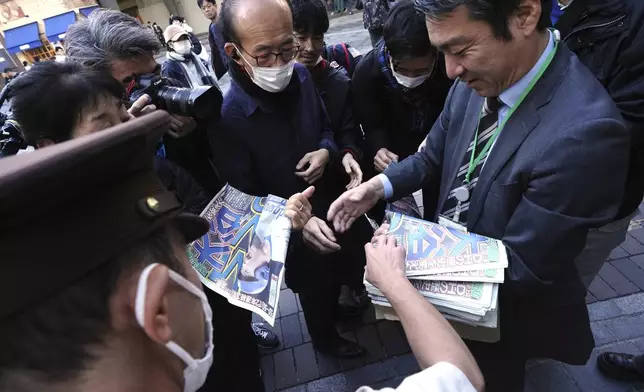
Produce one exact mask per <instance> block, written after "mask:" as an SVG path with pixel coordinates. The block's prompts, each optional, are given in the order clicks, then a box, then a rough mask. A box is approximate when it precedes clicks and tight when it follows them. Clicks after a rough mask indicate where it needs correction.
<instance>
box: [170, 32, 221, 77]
mask: <svg viewBox="0 0 644 392" xmlns="http://www.w3.org/2000/svg"><path fill="white" fill-rule="evenodd" d="M163 38H165V40H166V42H167V45H168V51H167V52H166V60H165V62H164V63H163V65H162V66H161V74H162V75H163V76H165V77H166V78H171V79H175V80H177V81H178V82H179V83H181V85H182V86H183V87H187V88H195V87H199V86H217V82H215V75H214V74H213V73H212V71H211V70H210V68H209V66H208V63H206V62H205V61H204V60H202V59H201V58H200V57H199V56H197V55H196V54H195V53H193V51H192V49H193V46H192V42H191V41H190V36H189V35H188V32H187V31H185V30H184V29H183V28H182V27H181V26H179V25H176V24H171V25H170V26H168V27H166V29H165V31H164V32H163Z"/></svg>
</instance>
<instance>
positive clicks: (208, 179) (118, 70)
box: [65, 10, 221, 195]
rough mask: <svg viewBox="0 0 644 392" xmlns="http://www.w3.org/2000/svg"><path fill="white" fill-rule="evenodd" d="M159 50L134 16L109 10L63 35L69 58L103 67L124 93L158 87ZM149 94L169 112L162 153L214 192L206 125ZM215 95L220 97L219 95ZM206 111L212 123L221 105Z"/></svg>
mask: <svg viewBox="0 0 644 392" xmlns="http://www.w3.org/2000/svg"><path fill="white" fill-rule="evenodd" d="M159 49H160V45H159V41H158V39H157V38H156V37H155V35H154V33H153V32H152V31H150V29H148V28H147V27H145V26H144V25H142V24H141V23H139V22H138V21H137V20H136V19H134V18H133V17H131V16H129V15H127V14H124V13H122V12H118V11H112V10H96V11H94V12H92V13H91V14H90V16H89V17H88V18H87V19H82V20H79V21H77V22H76V23H74V24H73V25H71V26H69V29H68V30H67V33H66V35H65V52H66V53H67V61H73V62H77V63H80V64H82V65H86V66H90V67H93V68H98V69H102V70H106V71H107V72H109V73H110V74H111V75H112V77H113V78H114V79H116V80H118V81H119V82H121V84H122V85H123V86H124V87H126V89H127V92H128V94H130V93H132V92H134V91H138V90H141V89H142V88H143V87H144V86H145V85H146V83H148V84H155V85H156V82H154V80H155V78H156V77H157V76H159V75H160V72H161V65H159V64H158V63H157V62H156V61H155V59H154V55H155V54H156V53H157V52H158V51H159ZM146 92H147V91H146ZM148 95H150V96H151V98H152V102H151V104H154V105H155V106H159V105H162V107H161V109H165V110H168V111H169V112H171V114H172V116H173V123H172V125H171V127H170V131H171V132H170V133H169V134H167V135H164V137H163V144H164V149H165V156H166V157H167V158H169V159H170V160H172V161H174V162H175V163H177V164H178V165H179V166H181V167H183V168H184V169H186V170H187V171H188V172H189V173H190V174H192V176H193V177H195V179H196V180H197V182H199V183H200V184H201V185H202V186H203V187H204V188H205V189H206V190H207V191H208V192H209V193H210V194H211V195H214V194H215V193H216V192H217V191H218V190H219V189H220V187H221V184H220V183H219V179H218V178H217V175H216V174H215V171H214V169H213V165H212V162H211V155H210V150H209V148H208V138H207V135H206V132H205V126H204V127H197V122H196V121H195V119H194V118H192V117H188V116H186V115H185V113H183V114H184V115H181V113H178V111H175V110H172V109H173V108H174V106H173V108H167V107H163V106H167V104H166V105H163V104H164V102H165V101H167V99H165V97H159V96H158V94H155V93H153V92H149V93H148ZM218 95H219V99H220V100H221V94H220V93H218ZM179 98H180V99H185V98H187V97H183V95H182V96H180V97H179ZM151 106H152V105H150V107H146V108H143V109H142V112H141V114H143V113H145V112H148V111H150V110H154V109H155V107H151ZM178 106H181V105H178ZM209 114H211V115H212V119H210V120H209V121H216V119H217V118H218V115H219V106H215V105H213V109H212V112H211V113H209ZM135 115H138V114H137V113H135Z"/></svg>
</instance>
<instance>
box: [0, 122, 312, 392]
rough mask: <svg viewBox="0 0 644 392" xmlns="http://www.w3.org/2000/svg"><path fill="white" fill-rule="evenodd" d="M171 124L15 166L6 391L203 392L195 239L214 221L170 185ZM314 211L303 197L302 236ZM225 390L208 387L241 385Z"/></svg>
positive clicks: (204, 334)
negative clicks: (162, 156) (167, 141)
mask: <svg viewBox="0 0 644 392" xmlns="http://www.w3.org/2000/svg"><path fill="white" fill-rule="evenodd" d="M169 123H170V117H169V116H168V115H167V114H165V113H162V112H155V113H153V114H150V115H147V116H145V117H143V118H141V119H136V120H131V121H129V122H127V123H125V124H122V125H119V126H118V127H114V128H110V129H107V130H104V131H101V132H96V133H92V134H91V135H87V136H83V137H80V138H78V139H75V140H73V141H69V142H63V143H58V144H56V145H53V146H49V147H47V148H44V149H38V150H36V151H34V152H32V153H29V154H22V155H20V156H15V157H8V158H5V159H3V165H2V167H0V186H1V191H0V229H1V230H2V232H3V236H2V238H1V239H0V249H2V259H1V264H2V274H0V295H2V296H3V298H5V300H4V301H0V332H1V333H0V346H1V347H2V350H0V391H2V392H9V391H11V392H15V391H39V392H55V391H76V392H96V391H119V392H142V391H155V392H181V391H184V392H195V391H197V390H199V389H200V388H202V385H203V384H204V382H205V380H206V376H207V374H208V371H209V370H210V367H211V365H212V364H213V348H214V347H213V314H212V311H211V309H210V305H209V304H208V301H207V299H206V296H205V294H204V292H203V291H202V288H201V287H202V286H201V283H200V281H199V277H198V275H197V273H196V272H195V271H194V270H193V268H192V267H191V265H190V262H189V260H188V256H187V252H186V244H187V243H189V242H191V241H193V240H195V239H197V238H199V237H201V236H202V235H203V234H205V233H206V232H207V231H208V229H209V224H208V222H207V221H206V220H205V219H203V218H201V217H198V216H196V215H192V214H186V213H184V212H182V211H183V206H182V203H181V201H180V200H179V199H178V197H177V196H176V195H175V194H174V193H173V192H170V191H168V190H167V189H166V188H164V186H163V185H162V183H161V182H160V181H159V180H158V179H157V177H156V174H155V167H154V163H153V162H154V160H153V158H154V149H155V147H156V143H157V141H158V139H159V137H160V136H161V135H162V133H163V132H164V131H165V130H166V129H167V127H168V124H169ZM310 193H311V190H310V189H309V190H308V193H307V194H308V195H310ZM44 199H46V200H47V203H42V202H41V201H42V200H44ZM8 206H11V207H8ZM310 211H311V206H310V204H309V203H308V201H307V199H306V196H305V195H303V194H298V195H295V196H293V197H291V198H290V199H289V201H288V202H287V205H286V209H285V215H286V216H287V217H289V218H290V219H291V221H292V223H293V229H301V228H302V226H303V225H304V224H305V223H306V221H307V220H308V219H309V218H310ZM33 238H39V239H38V243H39V245H38V246H36V247H34V246H33V240H32V239H33ZM25 249H30V251H29V252H25ZM34 271H38V272H37V273H33V272H34ZM214 317H217V315H215V316H214ZM224 321H226V320H224ZM222 339H225V337H224V338H220V339H219V340H218V341H221V340H222ZM248 360H249V361H250V360H252V358H248ZM234 377H237V378H240V377H247V378H253V375H250V374H245V373H243V372H237V374H235V375H234ZM217 381H218V383H217V386H215V387H214V388H210V389H206V388H208V387H207V386H206V387H204V388H202V389H200V390H201V391H213V390H224V391H233V390H236V389H233V388H234V387H228V385H223V387H222V383H221V380H217ZM236 381H237V382H236V383H235V384H231V385H235V386H238V387H240V388H241V389H239V390H243V391H249V392H251V391H252V390H251V389H249V388H246V384H244V383H243V382H240V381H239V380H236ZM260 384H261V380H260ZM220 388H221V389H220Z"/></svg>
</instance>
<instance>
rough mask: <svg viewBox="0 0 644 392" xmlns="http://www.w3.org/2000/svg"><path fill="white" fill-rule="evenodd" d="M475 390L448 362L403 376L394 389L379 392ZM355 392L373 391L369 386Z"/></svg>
mask: <svg viewBox="0 0 644 392" xmlns="http://www.w3.org/2000/svg"><path fill="white" fill-rule="evenodd" d="M394 391H396V392H476V389H474V386H473V385H472V383H471V382H470V381H469V380H468V379H467V377H465V374H463V372H462V371H461V370H460V369H459V368H457V367H456V366H454V365H452V364H451V363H448V362H439V363H437V364H436V365H434V366H432V367H429V368H427V369H425V370H423V371H422V372H420V373H416V374H413V375H411V376H409V377H407V378H405V379H404V380H403V382H402V384H400V386H399V387H398V388H396V389H392V388H385V389H381V390H380V391H379V392H394ZM356 392H375V391H374V390H373V389H371V388H369V387H362V388H360V389H358V390H357V391H356Z"/></svg>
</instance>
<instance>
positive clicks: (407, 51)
mask: <svg viewBox="0 0 644 392" xmlns="http://www.w3.org/2000/svg"><path fill="white" fill-rule="evenodd" d="M382 37H383V39H384V41H385V45H386V46H387V50H388V51H389V54H390V55H391V57H393V58H395V59H399V60H400V59H405V58H418V57H423V56H427V55H428V54H429V53H430V52H432V51H436V49H435V48H433V47H432V43H431V42H430V41H429V35H428V34H427V25H426V24H425V18H424V17H423V15H421V14H419V13H418V12H416V9H415V8H414V4H413V3H412V2H411V1H403V2H401V3H398V4H396V5H395V6H394V7H393V8H392V9H391V11H389V15H388V16H387V20H386V21H385V25H384V27H383V33H382Z"/></svg>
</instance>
